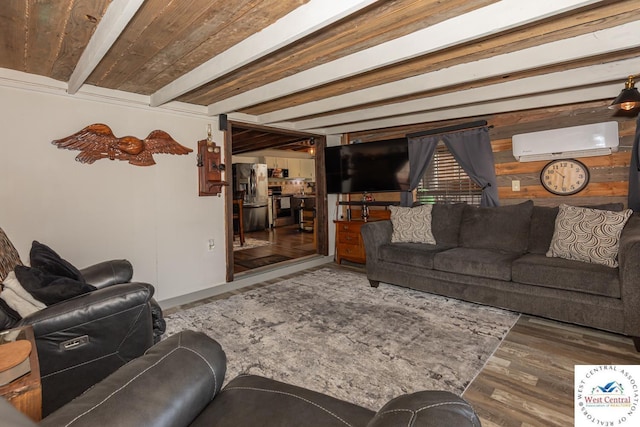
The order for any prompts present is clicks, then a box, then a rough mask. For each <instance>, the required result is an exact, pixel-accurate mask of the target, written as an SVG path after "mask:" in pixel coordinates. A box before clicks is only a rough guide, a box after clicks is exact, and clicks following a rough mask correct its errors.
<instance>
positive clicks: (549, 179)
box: [540, 159, 589, 196]
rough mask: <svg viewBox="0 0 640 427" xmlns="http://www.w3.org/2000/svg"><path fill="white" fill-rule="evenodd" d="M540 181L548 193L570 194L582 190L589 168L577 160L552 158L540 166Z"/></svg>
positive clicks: (587, 180)
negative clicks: (543, 165)
mask: <svg viewBox="0 0 640 427" xmlns="http://www.w3.org/2000/svg"><path fill="white" fill-rule="evenodd" d="M540 182H541V183H542V186H543V187H544V188H545V189H546V190H547V191H549V192H550V193H553V194H557V195H558V196H570V195H572V194H576V193H578V192H580V191H582V190H584V188H585V187H586V186H587V184H588V183H589V169H588V168H587V166H586V165H585V164H584V163H582V162H579V161H578V160H574V159H564V160H553V161H551V162H549V163H547V164H546V166H545V167H544V168H542V172H541V173H540Z"/></svg>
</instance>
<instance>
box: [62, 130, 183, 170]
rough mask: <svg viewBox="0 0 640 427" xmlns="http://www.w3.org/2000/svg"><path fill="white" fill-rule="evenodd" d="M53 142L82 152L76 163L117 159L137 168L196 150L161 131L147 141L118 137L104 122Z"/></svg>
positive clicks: (130, 137)
mask: <svg viewBox="0 0 640 427" xmlns="http://www.w3.org/2000/svg"><path fill="white" fill-rule="evenodd" d="M51 143H52V144H53V145H55V146H57V147H58V148H65V149H67V150H80V154H78V155H77V156H76V160H77V161H79V162H80V163H89V164H91V163H93V162H95V161H96V160H100V159H109V160H116V159H117V160H127V161H129V163H131V164H132V165H136V166H151V165H155V164H156V162H155V161H154V160H153V154H158V153H161V154H188V153H190V152H192V151H193V150H192V149H190V148H187V147H184V146H182V145H180V144H179V143H178V142H177V141H176V140H174V139H173V138H172V137H171V135H169V134H168V133H167V132H165V131H162V130H154V131H153V132H151V133H150V134H149V136H147V137H146V138H145V139H144V140H142V139H139V138H136V137H135V136H123V137H122V138H118V137H116V136H115V135H114V134H113V132H112V131H111V128H109V126H107V125H105V124H102V123H95V124H92V125H89V126H87V127H85V128H84V129H82V130H81V131H79V132H76V133H74V134H73V135H70V136H68V137H66V138H62V139H56V140H54V141H51Z"/></svg>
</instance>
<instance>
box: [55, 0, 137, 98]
mask: <svg viewBox="0 0 640 427" xmlns="http://www.w3.org/2000/svg"><path fill="white" fill-rule="evenodd" d="M142 3H144V0H113V1H112V2H111V4H110V5H109V7H108V8H107V11H106V12H105V14H104V16H103V17H102V19H101V20H100V22H99V23H98V27H97V28H96V31H95V32H94V33H93V36H92V37H91V40H89V43H88V44H87V47H86V48H85V49H84V52H82V55H81V56H80V59H79V60H78V63H77V64H76V67H75V68H74V70H73V73H72V74H71V77H70V78H69V83H68V87H67V92H68V93H69V94H71V95H73V94H75V93H76V92H77V91H78V90H79V89H80V87H81V86H82V85H83V84H84V82H85V81H86V80H87V78H89V76H90V75H91V73H92V72H93V70H95V68H96V67H97V66H98V64H99V63H100V61H102V58H104V56H105V55H106V54H107V52H108V51H109V49H111V46H113V44H114V43H115V41H116V40H117V39H118V37H119V36H120V34H121V33H122V31H124V29H125V27H126V26H127V24H128V23H129V21H131V19H132V18H133V16H134V15H135V14H136V12H137V11H138V9H139V8H140V6H142Z"/></svg>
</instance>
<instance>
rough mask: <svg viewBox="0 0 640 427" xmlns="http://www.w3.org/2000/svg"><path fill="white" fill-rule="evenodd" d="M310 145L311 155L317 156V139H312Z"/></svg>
mask: <svg viewBox="0 0 640 427" xmlns="http://www.w3.org/2000/svg"><path fill="white" fill-rule="evenodd" d="M309 144H310V145H311V147H310V148H309V154H310V155H312V156H315V154H316V147H315V144H316V140H315V138H311V139H310V140H309Z"/></svg>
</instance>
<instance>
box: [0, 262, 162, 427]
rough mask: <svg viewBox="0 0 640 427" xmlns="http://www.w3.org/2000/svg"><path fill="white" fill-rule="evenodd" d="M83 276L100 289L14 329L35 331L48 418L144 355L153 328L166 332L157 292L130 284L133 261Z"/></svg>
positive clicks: (86, 271)
mask: <svg viewBox="0 0 640 427" xmlns="http://www.w3.org/2000/svg"><path fill="white" fill-rule="evenodd" d="M80 272H81V273H82V276H83V277H84V279H85V280H86V281H87V283H89V284H91V285H93V286H95V287H96V288H97V290H95V291H93V292H89V293H86V294H83V295H79V296H77V297H74V298H71V299H68V300H66V301H62V302H59V303H57V304H54V305H51V306H48V307H47V308H45V309H43V310H40V311H37V312H35V313H33V314H31V315H29V316H26V317H24V318H22V319H21V320H19V321H18V323H15V324H12V325H10V327H11V328H18V327H23V326H26V325H30V326H31V327H33V332H34V336H35V340H36V348H37V351H38V361H39V363H40V376H41V384H42V413H43V415H47V414H49V413H51V412H53V411H54V410H56V409H57V408H59V407H60V406H62V405H64V404H65V403H67V402H69V401H71V400H72V399H73V398H75V397H76V396H78V395H80V394H81V393H82V392H84V391H85V390H87V389H88V388H89V387H91V386H92V385H94V384H95V383H97V382H98V381H100V380H102V379H103V378H105V377H106V376H107V375H109V374H111V373H112V372H114V371H115V370H117V369H118V368H119V367H120V366H122V365H124V364H125V363H126V362H128V361H130V360H132V359H135V358H136V357H138V356H140V355H142V354H143V353H144V352H145V350H147V349H148V348H149V347H151V346H152V345H153V343H154V327H155V329H156V332H155V334H156V335H157V336H158V338H159V336H160V334H161V333H162V332H163V331H164V320H163V318H162V310H161V309H160V307H159V306H158V305H157V303H156V302H155V301H154V300H153V299H152V297H153V292H154V288H153V286H151V285H149V284H147V283H131V282H129V281H130V280H131V278H132V276H133V267H132V266H131V263H130V262H129V261H127V260H112V261H105V262H102V263H99V264H96V265H93V266H91V267H88V268H86V269H81V270H80ZM0 317H2V315H1V314H0ZM154 317H155V320H154ZM3 320H5V321H6V319H3Z"/></svg>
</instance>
